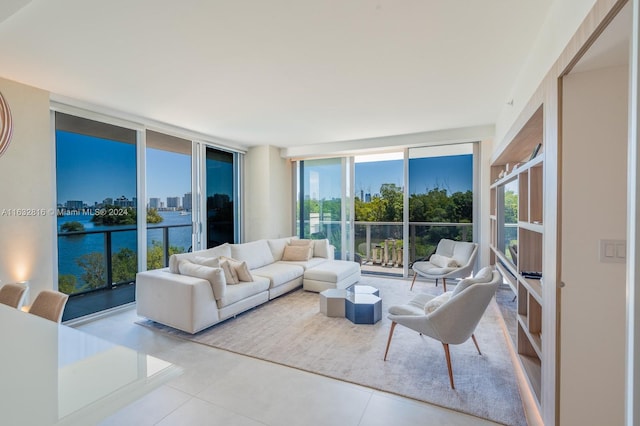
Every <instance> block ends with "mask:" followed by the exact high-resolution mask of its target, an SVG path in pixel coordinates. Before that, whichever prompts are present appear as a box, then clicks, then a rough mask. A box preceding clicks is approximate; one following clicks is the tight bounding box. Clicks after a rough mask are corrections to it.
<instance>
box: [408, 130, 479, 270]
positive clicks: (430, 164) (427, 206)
mask: <svg viewBox="0 0 640 426" xmlns="http://www.w3.org/2000/svg"><path fill="white" fill-rule="evenodd" d="M474 145H475V144H472V143H467V144H457V145H442V146H433V147H424V148H412V149H410V150H409V164H408V167H409V185H408V196H409V245H408V250H409V262H413V261H415V260H416V259H421V258H425V257H428V256H430V255H431V254H432V253H433V252H434V251H435V247H436V246H437V244H438V242H439V241H440V239H442V238H449V239H452V240H457V241H472V240H473V182H474V167H473V164H474V155H473V149H474Z"/></svg>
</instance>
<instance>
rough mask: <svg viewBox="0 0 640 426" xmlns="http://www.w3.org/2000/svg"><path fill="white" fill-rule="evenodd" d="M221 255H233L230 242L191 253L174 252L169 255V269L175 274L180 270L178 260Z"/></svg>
mask: <svg viewBox="0 0 640 426" xmlns="http://www.w3.org/2000/svg"><path fill="white" fill-rule="evenodd" d="M220 256H228V257H231V245H230V244H228V243H224V244H222V245H219V246H216V247H213V248H210V249H207V250H198V251H194V252H191V253H179V254H172V255H171V256H170V257H169V271H171V272H173V273H174V274H179V273H180V271H179V270H178V262H179V261H180V260H183V259H187V260H191V259H193V258H195V257H208V258H217V257H220Z"/></svg>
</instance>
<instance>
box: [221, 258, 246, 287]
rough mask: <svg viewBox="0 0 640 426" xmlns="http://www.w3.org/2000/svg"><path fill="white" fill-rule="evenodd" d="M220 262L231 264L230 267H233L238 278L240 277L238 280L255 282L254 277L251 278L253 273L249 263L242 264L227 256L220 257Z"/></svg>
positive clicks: (243, 262)
mask: <svg viewBox="0 0 640 426" xmlns="http://www.w3.org/2000/svg"><path fill="white" fill-rule="evenodd" d="M220 260H221V261H226V262H227V263H229V265H231V267H232V268H233V269H234V271H235V273H236V276H237V277H238V280H240V281H245V282H249V281H253V277H252V276H251V272H250V271H249V266H247V262H245V261H242V262H240V261H239V260H236V259H232V258H230V257H226V256H220Z"/></svg>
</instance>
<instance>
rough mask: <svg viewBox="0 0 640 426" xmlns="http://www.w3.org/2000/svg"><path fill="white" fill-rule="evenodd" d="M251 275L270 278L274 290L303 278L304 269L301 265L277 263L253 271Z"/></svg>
mask: <svg viewBox="0 0 640 426" xmlns="http://www.w3.org/2000/svg"><path fill="white" fill-rule="evenodd" d="M251 273H252V274H253V276H254V277H255V276H256V275H258V276H261V277H265V278H268V279H269V280H270V281H271V288H273V287H278V286H280V285H282V284H285V283H288V282H289V281H292V280H295V279H296V278H299V277H302V274H303V273H304V269H303V268H302V266H300V265H295V264H292V263H285V262H276V263H271V264H269V265H265V266H263V267H261V268H258V269H252V270H251Z"/></svg>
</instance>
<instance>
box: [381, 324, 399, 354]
mask: <svg viewBox="0 0 640 426" xmlns="http://www.w3.org/2000/svg"><path fill="white" fill-rule="evenodd" d="M396 324H397V323H396V322H395V321H392V322H391V329H390V330H389V340H387V349H386V350H385V351H384V360H385V361H386V360H387V353H389V345H391V338H392V337H393V330H395V328H396Z"/></svg>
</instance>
